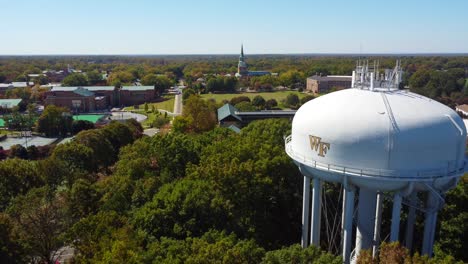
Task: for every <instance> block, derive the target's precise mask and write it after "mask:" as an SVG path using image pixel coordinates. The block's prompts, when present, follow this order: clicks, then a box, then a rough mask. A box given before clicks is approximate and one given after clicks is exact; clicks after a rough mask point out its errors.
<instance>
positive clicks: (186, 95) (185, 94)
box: [182, 88, 197, 101]
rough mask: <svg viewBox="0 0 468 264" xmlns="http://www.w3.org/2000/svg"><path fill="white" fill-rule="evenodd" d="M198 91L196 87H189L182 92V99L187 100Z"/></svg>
mask: <svg viewBox="0 0 468 264" xmlns="http://www.w3.org/2000/svg"><path fill="white" fill-rule="evenodd" d="M196 94H197V93H196V92H195V90H194V89H192V88H187V89H184V91H183V92H182V100H183V101H185V100H187V99H188V98H189V97H190V96H191V95H196Z"/></svg>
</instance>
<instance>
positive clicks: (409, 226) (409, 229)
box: [405, 192, 418, 251]
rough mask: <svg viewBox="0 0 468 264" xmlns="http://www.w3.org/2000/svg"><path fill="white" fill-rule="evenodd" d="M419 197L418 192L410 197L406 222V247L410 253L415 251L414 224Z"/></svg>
mask: <svg viewBox="0 0 468 264" xmlns="http://www.w3.org/2000/svg"><path fill="white" fill-rule="evenodd" d="M417 195H418V193H417V192H413V193H412V194H411V195H410V197H409V199H410V204H411V206H410V207H409V211H408V220H407V222H406V235H405V247H406V248H408V249H409V250H410V251H411V250H412V249H413V233H414V223H415V222H416V199H417V198H418V196H417Z"/></svg>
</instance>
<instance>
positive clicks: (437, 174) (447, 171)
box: [284, 135, 465, 180]
mask: <svg viewBox="0 0 468 264" xmlns="http://www.w3.org/2000/svg"><path fill="white" fill-rule="evenodd" d="M291 139H292V138H291V135H289V136H287V137H286V138H285V139H284V142H285V150H286V153H287V154H288V155H289V156H290V157H291V158H293V159H294V160H296V161H298V162H301V163H303V164H305V165H308V166H310V167H313V168H318V169H321V170H327V171H330V172H335V173H342V174H346V175H350V176H362V177H381V178H387V179H407V180H410V179H417V180H421V179H437V178H442V177H455V176H457V175H459V174H460V173H463V172H464V167H465V164H463V166H462V167H460V168H458V169H457V168H454V165H452V166H450V163H448V164H447V167H446V168H442V169H433V170H406V171H404V170H381V169H370V168H352V167H344V166H340V165H335V164H329V163H322V162H319V161H316V160H314V159H311V158H308V157H306V156H305V155H301V154H299V153H296V152H294V150H293V149H292V146H291V144H290V143H291ZM464 163H465V162H464Z"/></svg>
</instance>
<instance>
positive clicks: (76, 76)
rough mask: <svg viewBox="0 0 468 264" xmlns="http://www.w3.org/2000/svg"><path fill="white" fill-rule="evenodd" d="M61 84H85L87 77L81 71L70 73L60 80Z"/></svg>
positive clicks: (86, 83)
mask: <svg viewBox="0 0 468 264" xmlns="http://www.w3.org/2000/svg"><path fill="white" fill-rule="evenodd" d="M62 85H63V86H86V85H88V79H87V78H86V76H85V75H83V74H81V73H72V74H69V75H68V76H67V77H65V78H64V79H63V81H62Z"/></svg>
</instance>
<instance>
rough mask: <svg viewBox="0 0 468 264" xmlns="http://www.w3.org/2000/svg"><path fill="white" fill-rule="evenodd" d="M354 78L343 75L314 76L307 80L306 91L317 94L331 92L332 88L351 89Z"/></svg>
mask: <svg viewBox="0 0 468 264" xmlns="http://www.w3.org/2000/svg"><path fill="white" fill-rule="evenodd" d="M351 78H352V76H343V75H328V76H319V75H314V76H311V77H309V78H307V86H306V90H307V91H310V92H313V93H314V94H317V93H326V92H329V91H330V89H332V88H337V89H346V88H350V87H351Z"/></svg>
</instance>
